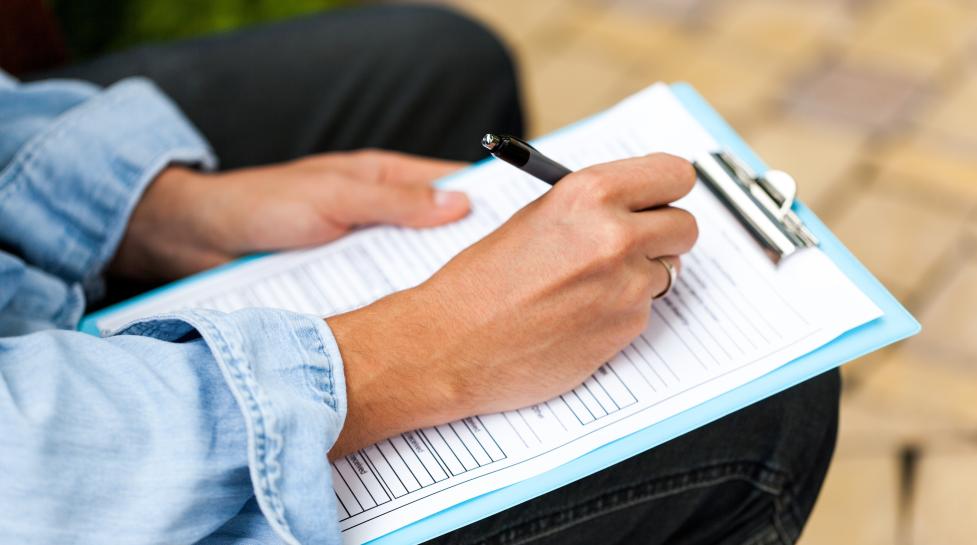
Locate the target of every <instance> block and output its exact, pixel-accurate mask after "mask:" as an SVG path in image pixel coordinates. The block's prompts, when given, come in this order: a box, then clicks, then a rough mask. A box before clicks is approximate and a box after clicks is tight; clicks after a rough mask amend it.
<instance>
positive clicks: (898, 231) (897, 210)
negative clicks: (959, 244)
mask: <svg viewBox="0 0 977 545" xmlns="http://www.w3.org/2000/svg"><path fill="white" fill-rule="evenodd" d="M851 199H852V204H851V205H850V206H849V207H848V208H847V210H845V211H844V213H843V214H842V215H841V216H840V217H838V218H837V219H832V218H831V217H830V216H829V217H828V223H829V225H830V226H831V227H832V229H833V230H834V232H835V234H836V235H838V238H840V239H841V241H842V242H844V243H845V245H846V246H848V248H849V249H850V250H851V251H852V252H853V253H854V254H855V255H856V256H857V257H858V258H859V259H860V260H861V261H862V263H864V264H865V266H866V267H868V269H869V270H870V271H872V272H873V273H874V274H875V275H876V276H877V277H878V278H879V279H880V280H881V281H882V283H883V284H885V285H886V287H888V288H889V289H890V290H891V291H893V293H895V294H896V296H897V297H900V298H901V299H903V300H904V299H905V297H906V296H907V295H908V294H909V293H910V292H911V291H912V289H913V288H915V287H916V286H917V285H918V283H919V282H921V281H923V280H924V276H925V274H926V273H927V271H928V270H929V269H930V268H931V267H933V266H934V264H935V263H936V261H937V260H938V259H939V258H940V256H941V255H943V253H944V252H946V251H947V249H948V248H949V247H950V246H951V245H952V244H954V241H955V240H956V237H957V236H958V235H959V234H960V233H961V232H962V230H963V228H964V224H965V222H966V216H967V212H968V210H967V208H965V207H953V206H952V205H951V204H945V203H942V202H938V203H932V202H928V201H925V200H921V199H920V198H919V195H918V194H917V193H915V192H913V191H908V190H903V189H902V188H893V187H890V186H886V185H882V184H877V185H875V186H872V187H870V188H868V189H867V190H865V191H862V192H859V193H857V194H853V195H852V196H851Z"/></svg>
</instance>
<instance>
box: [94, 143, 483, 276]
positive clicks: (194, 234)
mask: <svg viewBox="0 0 977 545" xmlns="http://www.w3.org/2000/svg"><path fill="white" fill-rule="evenodd" d="M462 166H464V165H463V164H462V163H454V162H448V161H439V160H434V159H425V158H420V157H413V156H409V155H404V154H400V153H393V152H385V151H373V150H365V151H357V152H349V153H329V154H323V155H316V156H311V157H307V158H304V159H300V160H297V161H293V162H290V163H284V164H281V165H274V166H266V167H256V168H247V169H241V170H237V171H231V172H226V173H219V174H204V173H199V172H195V171H193V170H190V169H186V168H181V167H170V168H167V169H166V170H165V171H163V173H161V174H160V176H158V177H157V178H156V180H155V181H154V182H153V183H152V184H151V185H150V186H149V188H148V189H147V190H146V193H145V195H143V198H142V200H141V201H140V202H139V204H138V205H137V206H136V209H135V211H134V212H133V214H132V217H131V218H130V221H129V225H128V228H127V230H126V233H125V236H124V237H123V240H122V243H121V244H120V246H119V249H118V251H117V253H116V256H115V259H114V260H113V262H112V263H111V265H110V271H111V272H113V273H116V274H119V275H122V276H127V277H130V278H140V279H150V280H169V279H173V278H179V277H182V276H186V275H187V274H191V273H194V272H197V271H201V270H203V269H207V268H210V267H213V266H215V265H219V264H221V263H224V262H226V261H229V260H231V259H233V258H235V257H238V256H241V255H244V254H247V253H252V252H259V251H267V250H283V249H289V248H298V247H303V246H311V245H315V244H322V243H325V242H329V241H330V240H334V239H336V238H339V237H340V236H342V235H343V234H345V233H347V232H349V230H350V229H352V228H354V227H356V226H360V225H366V224H374V223H390V224H396V225H405V226H411V227H424V226H430V225H438V224H441V223H446V222H449V221H454V220H456V219H459V218H461V217H463V216H464V215H465V214H467V213H468V207H469V203H468V199H467V198H466V197H465V195H464V194H463V193H457V192H442V191H435V190H434V189H432V188H431V181H432V180H435V179H437V178H440V177H441V176H444V175H446V174H449V173H451V172H453V171H455V170H457V169H459V168H461V167H462Z"/></svg>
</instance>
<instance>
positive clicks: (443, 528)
mask: <svg viewBox="0 0 977 545" xmlns="http://www.w3.org/2000/svg"><path fill="white" fill-rule="evenodd" d="M671 88H672V91H673V92H674V94H675V95H676V96H677V97H678V99H679V101H681V103H682V104H683V105H684V106H685V108H686V110H688V111H689V113H691V114H692V115H693V116H694V117H695V118H696V119H697V120H698V121H699V123H700V124H702V126H703V127H705V128H706V130H708V131H709V132H710V133H711V134H712V136H713V138H715V139H716V140H717V141H718V142H719V143H720V144H722V145H723V146H724V147H725V148H726V149H728V150H729V151H731V152H733V154H734V155H737V156H738V157H739V158H741V159H742V160H744V161H746V162H747V163H748V164H749V165H750V166H751V167H752V168H753V169H754V170H755V171H757V172H763V171H764V170H766V166H765V165H764V164H763V162H762V161H761V160H760V158H759V157H757V155H756V154H755V153H753V150H751V149H750V147H749V146H747V144H746V142H744V141H743V139H742V138H740V136H739V135H738V134H736V132H735V131H734V130H733V129H732V128H731V127H730V126H729V125H727V124H726V121H725V120H723V118H722V117H720V115H719V114H718V113H717V112H716V111H715V110H713V109H712V107H711V106H710V105H709V103H707V102H706V101H705V99H703V98H702V97H701V96H700V95H699V93H697V92H696V91H695V89H693V88H692V86H691V85H688V84H686V83H677V84H674V85H672V86H671ZM583 123H586V121H583ZM794 211H795V212H796V213H797V214H798V215H799V216H800V217H801V219H802V220H804V222H805V224H806V225H807V227H808V228H809V229H810V230H811V231H812V232H813V233H814V234H815V235H816V236H817V237H818V238H819V239H820V241H821V249H822V250H823V251H824V252H825V253H826V254H827V255H828V256H829V257H830V258H831V259H832V260H833V261H834V262H835V264H837V265H838V267H839V268H840V269H841V270H842V271H843V272H844V273H845V274H846V275H847V276H848V278H850V279H851V280H852V281H853V282H854V283H855V284H856V285H858V287H859V288H860V289H861V290H862V291H863V292H864V293H865V294H866V295H867V296H868V297H869V298H871V299H872V301H874V302H875V304H876V305H877V306H878V307H879V308H880V309H882V312H883V315H882V317H880V318H877V319H875V320H873V321H871V322H869V323H867V324H864V325H862V326H860V327H857V328H855V329H853V330H851V331H849V332H847V333H845V334H843V335H842V336H840V337H838V338H837V339H835V340H834V341H832V342H830V343H828V344H827V345H825V346H822V347H821V348H819V349H818V350H816V351H814V352H811V353H809V354H807V355H805V356H802V357H800V358H798V359H796V360H794V361H792V362H790V363H788V364H787V365H784V366H782V367H780V368H778V369H776V370H774V371H772V372H770V373H768V374H766V375H764V376H762V377H760V378H758V379H756V380H754V381H752V382H749V383H747V384H744V385H743V386H740V387H739V388H736V389H734V390H731V391H729V392H726V393H725V394H723V395H720V396H718V397H715V398H713V399H711V400H709V401H707V402H705V403H703V404H701V405H698V406H696V407H693V408H691V409H689V410H687V411H684V412H682V413H679V414H677V415H675V416H673V417H671V418H669V419H667V420H663V421H661V422H659V423H658V424H655V425H653V426H650V427H648V428H645V429H643V430H641V431H639V432H636V433H633V434H631V435H629V436H627V437H623V438H621V439H618V440H617V441H614V442H612V443H608V444H607V445H604V446H602V447H600V448H598V449H596V450H594V451H592V452H590V453H588V454H586V455H584V456H581V457H580V458H577V459H576V460H573V461H572V462H569V463H567V464H564V465H562V466H560V467H558V468H556V469H553V470H551V471H548V472H546V473H544V474H542V475H539V476H536V477H533V478H531V479H527V480H525V481H522V482H519V483H516V484H513V485H510V486H507V487H505V488H502V489H499V490H496V491H494V492H489V493H487V494H483V495H481V496H479V497H477V498H473V499H471V500H468V501H466V502H463V503H460V504H458V505H456V506H454V507H452V508H450V509H447V510H445V511H442V512H440V513H437V514H434V515H431V516H430V517H427V518H425V519H422V520H420V521H417V522H415V523H413V524H410V525H408V526H405V527H403V528H401V529H399V530H396V531H394V532H391V533H390V534H387V535H385V536H383V537H380V538H378V539H375V540H373V541H371V542H370V545H405V544H413V543H420V542H422V541H425V540H428V539H431V538H433V537H436V536H439V535H442V534H445V533H447V532H450V531H451V530H454V529H456V528H460V527H462V526H465V525H467V524H470V523H472V522H475V521H477V520H480V519H482V518H485V517H488V516H490V515H493V514H495V513H498V512H499V511H503V510H505V509H508V508H509V507H512V506H514V505H517V504H519V503H522V502H524V501H526V500H529V499H532V498H535V497H536V496H540V495H542V494H545V493H547V492H549V491H551V490H554V489H556V488H559V487H561V486H563V485H565V484H568V483H570V482H573V481H576V480H578V479H582V478H583V477H586V476H588V475H590V474H592V473H596V472H597V471H600V470H602V469H604V468H606V467H608V466H611V465H613V464H616V463H618V462H620V461H621V460H624V459H626V458H630V457H631V456H634V455H635V454H638V453H641V452H644V451H645V450H648V449H650V448H652V447H654V446H657V445H660V444H662V443H664V442H666V441H668V440H670V439H673V438H675V437H678V436H679V435H682V434H683V433H686V432H689V431H691V430H694V429H696V428H698V427H700V426H704V425H705V424H708V423H709V422H712V421H713V420H717V419H719V418H722V417H723V416H726V415H727V414H729V413H732V412H734V411H736V410H739V409H741V408H743V407H745V406H747V405H750V404H753V403H756V402H757V401H760V400H761V399H764V398H766V397H768V396H771V395H773V394H776V393H777V392H780V391H782V390H785V389H787V388H790V387H791V386H794V385H795V384H798V383H800V382H803V381H805V380H807V379H809V378H812V377H814V376H816V375H819V374H821V373H823V372H825V371H827V370H829V369H833V368H835V367H838V366H840V365H842V364H843V363H846V362H848V361H851V360H853V359H855V358H858V357H860V356H863V355H865V354H867V353H869V352H872V351H875V350H878V349H879V348H882V347H883V346H886V345H888V344H891V343H894V342H896V341H899V340H901V339H904V338H906V337H909V336H911V335H915V334H916V333H918V332H919V330H920V326H919V323H918V322H917V321H916V320H915V318H913V317H912V315H910V314H909V312H908V311H906V309H905V308H903V306H902V305H901V304H899V302H898V301H897V300H896V299H895V297H893V296H892V294H891V293H889V291H888V290H886V289H885V287H883V286H882V284H881V283H879V281H878V280H876V278H875V277H874V276H872V273H870V272H868V270H867V269H866V268H865V267H864V266H863V265H862V264H861V263H859V262H858V260H857V259H855V256H853V255H852V254H851V252H849V251H848V249H847V248H845V246H844V245H843V244H842V243H841V242H840V241H839V240H838V239H837V238H836V237H835V236H834V235H833V234H832V233H831V231H829V230H828V228H827V227H825V225H824V224H823V223H821V220H819V219H818V218H817V216H815V215H814V213H813V212H811V211H810V210H809V209H808V208H807V207H806V206H804V205H803V204H801V203H795V205H794ZM257 257H260V256H252V257H248V258H244V259H243V260H238V261H235V262H233V263H230V264H228V265H225V266H223V267H218V268H216V269H213V270H211V271H207V272H205V273H201V274H200V275H196V276H194V277H191V278H188V279H185V280H182V281H179V282H175V283H173V284H170V285H168V286H164V287H162V288H160V289H158V290H154V291H152V292H149V293H147V294H144V295H141V296H139V297H136V298H134V299H130V300H129V301H125V302H122V303H119V304H118V305H115V306H113V307H109V308H107V309H103V310H101V311H99V312H95V313H93V314H90V315H88V316H87V317H85V319H84V320H82V322H81V325H80V327H79V329H81V330H82V331H86V332H90V333H93V334H97V332H98V329H97V327H96V325H95V324H96V322H97V320H98V319H99V318H100V317H102V316H105V315H106V314H109V313H112V312H116V311H118V310H120V309H121V308H124V307H125V306H129V305H131V304H134V303H135V302H138V301H141V300H143V299H145V298H148V297H153V296H154V295H157V294H159V293H160V292H162V291H165V290H169V289H172V288H173V287H176V286H180V285H183V284H185V283H188V282H194V281H196V280H198V279H200V278H201V277H202V276H210V275H213V274H220V273H221V272H223V271H226V270H227V269H228V268H232V267H236V266H238V265H240V264H241V263H242V262H245V261H249V260H252V259H256V258H257Z"/></svg>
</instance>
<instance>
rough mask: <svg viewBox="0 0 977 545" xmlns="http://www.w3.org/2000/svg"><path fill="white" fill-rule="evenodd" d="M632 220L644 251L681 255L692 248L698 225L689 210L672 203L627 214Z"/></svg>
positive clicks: (651, 256)
mask: <svg viewBox="0 0 977 545" xmlns="http://www.w3.org/2000/svg"><path fill="white" fill-rule="evenodd" d="M629 219H630V220H631V221H632V222H634V225H635V229H637V233H638V234H637V237H638V240H640V241H641V242H640V248H641V249H642V251H643V252H644V255H645V256H647V257H650V258H655V257H658V256H663V255H682V254H684V253H686V252H688V251H689V250H691V249H692V246H694V245H695V242H696V240H697V239H698V238H699V227H698V224H697V223H696V221H695V216H693V215H692V214H691V213H690V212H689V211H687V210H684V209H682V208H676V207H674V206H666V207H663V208H656V209H654V210H647V211H645V212H639V213H637V214H629Z"/></svg>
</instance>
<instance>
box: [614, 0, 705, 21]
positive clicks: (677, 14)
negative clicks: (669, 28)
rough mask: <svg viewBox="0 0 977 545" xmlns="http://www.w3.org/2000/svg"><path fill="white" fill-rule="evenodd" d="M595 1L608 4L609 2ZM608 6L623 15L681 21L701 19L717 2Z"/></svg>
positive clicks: (668, 0)
mask: <svg viewBox="0 0 977 545" xmlns="http://www.w3.org/2000/svg"><path fill="white" fill-rule="evenodd" d="M595 1H596V2H598V3H604V2H607V0H595ZM607 4H609V7H611V9H613V10H615V11H618V12H621V13H627V14H632V15H637V16H646V17H647V16H653V17H657V18H662V19H670V20H676V21H681V20H691V19H695V18H697V17H701V16H702V14H703V13H704V12H707V11H708V10H709V9H710V8H711V7H712V6H713V5H714V4H716V2H715V1H714V0H610V2H607ZM607 4H605V5H607Z"/></svg>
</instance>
